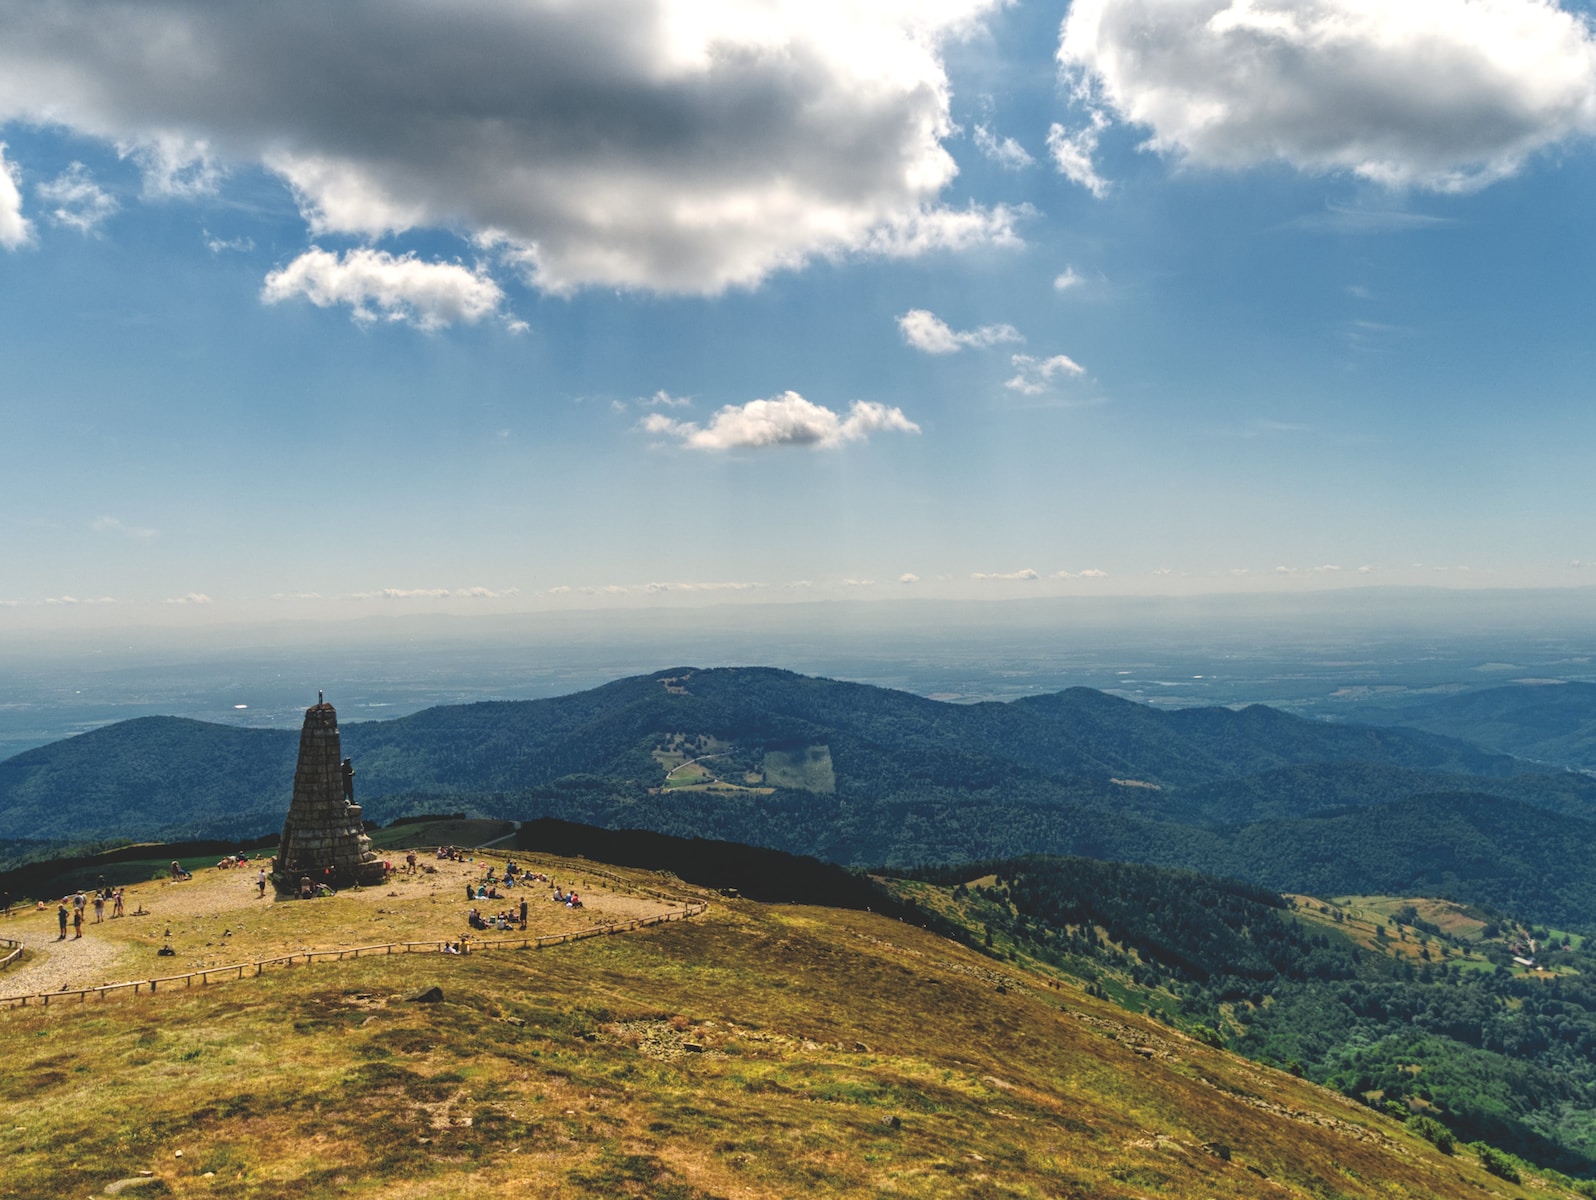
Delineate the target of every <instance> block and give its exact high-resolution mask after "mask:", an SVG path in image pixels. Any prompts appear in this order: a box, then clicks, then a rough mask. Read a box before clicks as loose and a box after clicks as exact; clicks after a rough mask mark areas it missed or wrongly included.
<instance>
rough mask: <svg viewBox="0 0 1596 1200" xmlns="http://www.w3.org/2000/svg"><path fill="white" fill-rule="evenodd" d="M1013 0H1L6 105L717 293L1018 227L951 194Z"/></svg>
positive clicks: (335, 225)
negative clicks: (816, 265)
mask: <svg viewBox="0 0 1596 1200" xmlns="http://www.w3.org/2000/svg"><path fill="white" fill-rule="evenodd" d="M1001 3H1002V0H929V2H924V3H914V2H912V0H872V3H870V4H862V5H854V4H849V3H843V2H842V0H807V2H804V0H583V2H582V3H579V4H578V3H571V2H570V0H518V2H512V0H454V2H452V3H448V4H444V3H439V2H437V0H340V3H337V4H328V3H326V2H325V0H276V2H273V3H258V4H216V3H214V0H53V2H52V3H49V4H38V3H27V2H21V0H0V120H26V121H35V122H46V123H53V124H59V125H65V126H67V127H69V128H71V129H73V130H76V131H78V132H80V133H85V134H89V135H91V136H95V137H99V138H103V139H106V140H108V141H110V142H113V143H114V144H116V145H117V146H118V148H119V149H120V150H121V151H122V152H123V153H124V154H125V155H127V156H128V157H130V158H132V159H133V160H134V161H135V162H138V163H139V164H140V165H142V166H143V167H144V168H145V170H146V190H147V191H149V192H151V193H152V194H179V195H181V194H190V193H192V192H194V191H196V190H202V189H203V188H205V187H208V186H213V185H214V183H215V181H216V179H217V172H218V170H220V169H223V168H225V167H226V166H227V165H228V164H230V163H240V162H258V163H264V164H265V165H267V166H268V167H269V168H270V169H271V170H273V171H275V172H277V173H278V174H279V175H281V176H282V178H284V179H285V180H286V181H287V182H288V183H289V185H290V186H291V187H292V188H293V189H294V191H295V194H296V196H297V197H298V199H299V202H300V206H301V208H302V210H303V211H304V213H305V215H306V217H307V219H308V220H309V222H310V224H311V227H312V230H313V231H314V232H316V233H318V234H324V233H343V234H351V235H356V236H360V237H376V236H379V235H382V234H384V233H389V232H393V231H398V230H403V229H408V228H412V227H417V226H445V227H453V228H457V229H460V230H462V231H463V232H466V233H468V234H470V235H472V236H474V237H476V238H478V239H479V240H480V241H482V242H483V243H484V244H494V245H498V246H500V247H502V248H503V249H504V250H505V251H506V252H507V253H508V254H509V255H510V256H512V257H513V258H514V259H515V260H516V261H518V262H520V263H521V264H522V265H523V266H524V267H525V269H526V270H527V272H528V273H529V275H530V277H531V278H532V280H533V282H535V283H536V284H537V285H538V286H540V287H543V288H546V289H550V290H562V289H569V288H572V287H578V286H582V285H588V284H602V285H613V286H621V287H640V288H654V289H663V290H679V291H689V292H713V291H717V290H720V289H722V288H725V287H727V286H733V285H742V284H751V283H754V282H757V281H758V280H759V279H760V278H762V277H763V276H764V275H766V274H767V273H769V272H770V271H772V270H775V269H779V268H782V267H786V266H793V265H797V264H799V263H801V262H803V261H805V260H806V259H808V258H810V257H812V256H814V255H817V254H838V253H847V252H851V251H865V252H872V253H884V254H913V253H918V252H920V251H923V250H925V249H927V248H931V247H936V246H948V245H951V246H959V245H966V244H970V243H972V242H982V241H994V240H996V241H1003V240H1012V239H1013V237H1014V234H1013V230H1012V218H1013V214H1012V213H1010V212H1008V211H1007V210H1004V209H1002V208H996V209H991V210H987V209H979V208H977V209H958V210H949V209H945V208H942V207H940V206H939V202H938V196H939V194H940V192H941V191H942V189H943V188H944V186H945V185H946V184H947V183H948V181H949V180H950V179H951V178H952V176H953V175H954V172H955V168H954V164H953V160H952V159H951V157H950V156H949V155H948V153H947V152H946V151H945V150H944V149H943V147H942V144H941V141H942V138H943V137H944V136H945V135H947V134H948V133H949V132H950V128H951V127H950V124H949V118H948V82H947V78H946V75H945V73H944V70H943V66H942V62H941V58H940V47H941V45H942V44H943V42H944V41H945V40H946V39H947V38H948V37H950V36H954V35H956V34H957V33H958V32H960V31H962V30H964V29H966V28H967V27H969V26H970V25H971V23H972V22H974V21H976V20H978V19H979V18H980V16H981V15H982V14H983V13H984V12H985V11H986V10H988V9H990V8H993V7H995V6H997V5H999V4H1001Z"/></svg>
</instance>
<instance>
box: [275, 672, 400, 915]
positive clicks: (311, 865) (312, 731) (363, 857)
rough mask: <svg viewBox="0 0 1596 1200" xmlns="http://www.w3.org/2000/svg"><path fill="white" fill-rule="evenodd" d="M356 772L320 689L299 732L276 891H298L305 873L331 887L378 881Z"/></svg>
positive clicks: (379, 871) (380, 873) (379, 869)
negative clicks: (356, 796) (357, 796)
mask: <svg viewBox="0 0 1596 1200" xmlns="http://www.w3.org/2000/svg"><path fill="white" fill-rule="evenodd" d="M354 777H355V769H354V765H353V763H352V762H351V761H350V760H349V759H347V758H344V757H343V751H342V747H341V745H340V742H339V737H338V714H337V712H336V711H335V710H334V709H333V706H332V705H330V704H328V703H327V699H326V696H325V694H324V693H323V692H320V691H318V692H317V693H316V703H315V705H314V707H312V708H308V709H306V710H305V724H304V728H303V729H301V730H300V734H299V761H298V763H297V764H296V765H295V767H294V795H293V799H292V800H291V801H290V802H289V805H288V817H287V819H286V820H285V821H284V822H283V837H282V841H281V842H280V843H279V845H278V847H277V873H276V875H275V877H274V878H275V881H276V883H277V887H278V890H279V891H283V892H294V891H297V890H298V888H299V881H300V880H301V879H302V878H305V877H309V879H310V881H311V882H312V883H316V884H319V883H326V882H329V881H330V882H331V883H332V884H333V886H335V887H347V886H348V885H349V884H351V883H363V884H373V883H381V882H382V879H383V865H382V863H381V861H380V860H379V859H378V858H377V856H376V855H375V854H373V853H372V850H371V839H370V838H369V837H367V836H366V834H365V830H364V827H363V824H362V821H361V815H360V806H359V805H358V804H355V803H353V802H352V801H353V799H354ZM329 868H330V869H331V870H330V871H329Z"/></svg>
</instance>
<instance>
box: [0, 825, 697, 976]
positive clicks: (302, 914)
mask: <svg viewBox="0 0 1596 1200" xmlns="http://www.w3.org/2000/svg"><path fill="white" fill-rule="evenodd" d="M474 858H475V861H473V862H453V861H449V860H442V861H438V860H435V859H434V858H433V857H432V855H431V854H430V853H428V854H426V855H425V857H423V858H422V859H421V862H420V864H419V866H418V869H417V871H416V873H415V874H413V875H411V874H407V873H405V871H404V856H403V855H402V854H399V855H397V856H396V857H394V858H393V859H392V861H393V862H394V863H395V864H396V865H397V866H398V867H399V870H398V871H397V872H395V873H394V874H393V875H392V876H391V877H390V879H389V882H388V883H387V884H385V885H383V886H380V887H369V888H350V889H348V890H346V891H343V892H340V893H339V894H338V895H336V896H331V897H324V898H322V899H318V900H289V899H279V898H278V897H277V896H276V895H275V894H274V893H273V891H272V888H271V885H270V884H268V885H267V887H266V895H265V896H264V897H262V896H261V895H260V889H259V888H258V887H257V885H256V878H257V868H254V867H250V868H235V869H231V870H225V871H224V870H219V869H216V868H211V869H208V870H204V871H199V872H197V873H196V874H195V875H194V877H193V878H192V879H187V880H182V881H161V882H155V883H145V884H136V885H134V886H132V887H129V888H127V889H126V892H125V897H124V900H125V907H126V910H127V915H126V916H124V917H120V918H114V919H113V918H109V917H108V918H107V919H106V920H105V921H104V922H103V923H101V924H95V923H93V920H92V917H91V919H90V922H89V923H88V924H85V925H84V927H83V937H82V938H81V939H74V938H73V937H72V936H71V934H70V932H69V933H68V936H67V940H66V941H64V942H62V941H57V940H56V934H57V929H56V914H55V906H54V905H51V906H50V907H49V908H48V909H46V910H45V911H42V912H28V913H26V914H25V915H23V916H19V917H17V918H15V919H14V920H13V921H12V922H10V923H9V925H10V928H8V929H7V934H8V936H11V937H14V938H19V939H21V940H22V941H24V942H26V943H27V945H28V947H29V948H30V949H31V950H33V951H36V952H37V957H36V958H34V959H32V961H30V962H27V963H25V964H23V965H21V966H19V967H16V968H13V969H12V970H11V971H9V972H7V973H4V974H0V997H3V996H20V995H33V994H39V993H43V992H56V991H63V990H70V989H73V988H85V987H97V986H99V985H100V984H106V983H122V982H126V981H128V980H132V979H149V978H152V977H159V976H167V975H178V974H182V973H184V972H187V971H197V970H204V969H206V968H210V967H219V966H226V965H231V964H234V963H244V962H252V961H255V960H258V959H266V958H274V957H277V956H280V955H287V954H295V953H303V952H304V951H307V950H337V949H348V948H351V947H356V946H374V945H380V944H384V943H391V942H435V941H441V940H451V941H452V940H456V939H459V938H461V937H464V936H469V937H471V938H472V939H474V940H480V939H483V938H493V937H508V936H510V934H509V933H508V932H500V931H497V930H487V931H474V930H472V929H471V928H470V926H469V925H468V924H467V921H466V914H467V913H468V911H469V910H470V909H472V908H476V909H477V910H478V911H479V912H480V913H481V914H482V915H483V916H484V917H487V918H489V919H492V918H493V917H495V916H496V915H498V914H499V913H501V912H503V913H506V914H510V915H511V916H513V917H514V918H515V921H514V932H516V933H519V932H520V921H519V917H520V909H521V901H522V900H523V899H525V900H526V902H527V930H526V932H527V935H528V936H533V937H536V936H542V935H546V934H560V933H575V932H579V931H581V930H584V929H590V928H592V927H594V926H597V925H614V924H617V923H622V922H626V921H631V920H636V919H639V918H646V917H653V916H659V915H661V914H664V913H669V912H672V911H680V909H681V903H680V902H679V901H678V902H671V901H669V900H665V899H661V898H659V897H658V896H656V895H651V894H649V893H648V892H645V891H642V890H641V889H638V888H633V887H631V886H630V885H627V884H624V883H621V882H620V881H618V880H616V879H614V878H611V877H607V876H604V875H600V874H599V873H597V872H596V871H595V870H594V869H593V868H591V867H590V866H587V865H586V864H582V863H580V862H572V861H570V860H566V859H555V858H548V857H544V856H537V855H530V854H516V855H514V858H515V860H516V862H517V863H518V864H519V865H521V866H523V867H525V868H526V869H528V870H530V871H536V872H540V873H542V874H545V875H547V876H548V877H549V882H548V883H533V884H531V885H529V886H525V887H522V886H516V887H510V888H505V887H504V886H503V883H502V875H503V870H504V864H505V859H506V856H505V855H503V854H492V855H484V854H482V853H480V852H478V853H476V854H475V855H474ZM428 867H430V868H432V870H431V871H428V870H427V869H426V868H428ZM490 867H491V868H492V870H493V871H494V873H495V875H496V876H498V877H500V879H501V882H500V883H499V885H498V888H499V899H481V900H477V899H471V900H468V899H467V898H466V885H467V884H468V883H469V884H471V885H472V886H473V887H475V886H476V885H478V884H480V883H482V882H483V880H484V879H485V878H486V876H487V873H488V870H489V868H490ZM584 868H585V869H584ZM556 886H558V888H559V890H560V892H561V893H562V894H564V893H567V892H570V891H571V890H572V889H573V888H574V889H575V890H576V892H577V894H578V895H579V896H580V897H581V899H582V907H581V908H579V909H572V908H568V907H566V906H565V905H564V904H561V903H558V902H556V901H555V900H554V899H553V892H554V889H555V887H556ZM165 945H169V946H171V948H172V950H173V954H172V955H170V956H162V955H160V954H158V951H159V950H160V949H161V948H162V946H165Z"/></svg>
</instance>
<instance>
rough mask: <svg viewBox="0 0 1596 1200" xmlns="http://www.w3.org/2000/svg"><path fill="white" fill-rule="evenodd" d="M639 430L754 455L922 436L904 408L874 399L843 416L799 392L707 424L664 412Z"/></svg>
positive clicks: (737, 407)
mask: <svg viewBox="0 0 1596 1200" xmlns="http://www.w3.org/2000/svg"><path fill="white" fill-rule="evenodd" d="M641 428H642V429H643V430H645V431H646V432H648V433H652V434H657V435H660V436H663V437H668V438H673V439H674V440H675V441H676V442H677V443H678V444H680V445H682V446H685V447H687V448H688V449H691V450H705V451H722V450H751V449H763V448H766V447H771V446H807V447H809V448H811V449H816V450H828V449H834V448H836V447H838V446H842V445H844V444H846V443H848V442H859V441H864V440H865V439H867V438H868V437H870V435H871V434H874V433H885V432H895V433H919V432H920V427H919V426H918V425H916V424H915V423H914V422H913V421H911V420H909V418H908V417H906V416H905V415H904V414H903V410H902V409H901V408H896V407H891V406H888V405H885V404H880V403H877V402H875V401H873V400H855V401H854V402H853V403H852V404H851V405H850V406H849V408H848V414H847V416H842V415H840V414H838V413H836V412H833V411H832V410H831V409H829V408H826V407H825V406H823V405H820V404H815V403H813V402H812V401H809V400H806V399H804V398H803V397H802V396H800V395H799V394H798V393H797V392H792V391H788V392H782V393H781V394H780V395H778V396H772V397H771V398H770V399H768V400H750V401H749V402H748V403H746V404H728V405H726V406H725V407H724V408H722V409H720V410H719V411H718V412H716V413H715V415H714V416H712V417H711V418H710V419H709V421H708V422H707V423H706V424H703V425H700V424H698V423H697V422H694V421H678V420H676V419H675V418H673V417H668V416H666V415H665V414H664V413H658V412H656V413H651V414H649V415H648V416H647V417H645V418H644V419H643V422H642V425H641Z"/></svg>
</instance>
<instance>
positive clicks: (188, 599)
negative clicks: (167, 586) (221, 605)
mask: <svg viewBox="0 0 1596 1200" xmlns="http://www.w3.org/2000/svg"><path fill="white" fill-rule="evenodd" d="M163 603H165V604H200V605H204V604H214V603H215V601H214V600H212V599H211V598H210V597H209V596H207V595H206V594H205V593H204V592H189V593H188V594H187V595H186V596H168V597H167V598H166V599H165V600H164V601H163Z"/></svg>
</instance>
